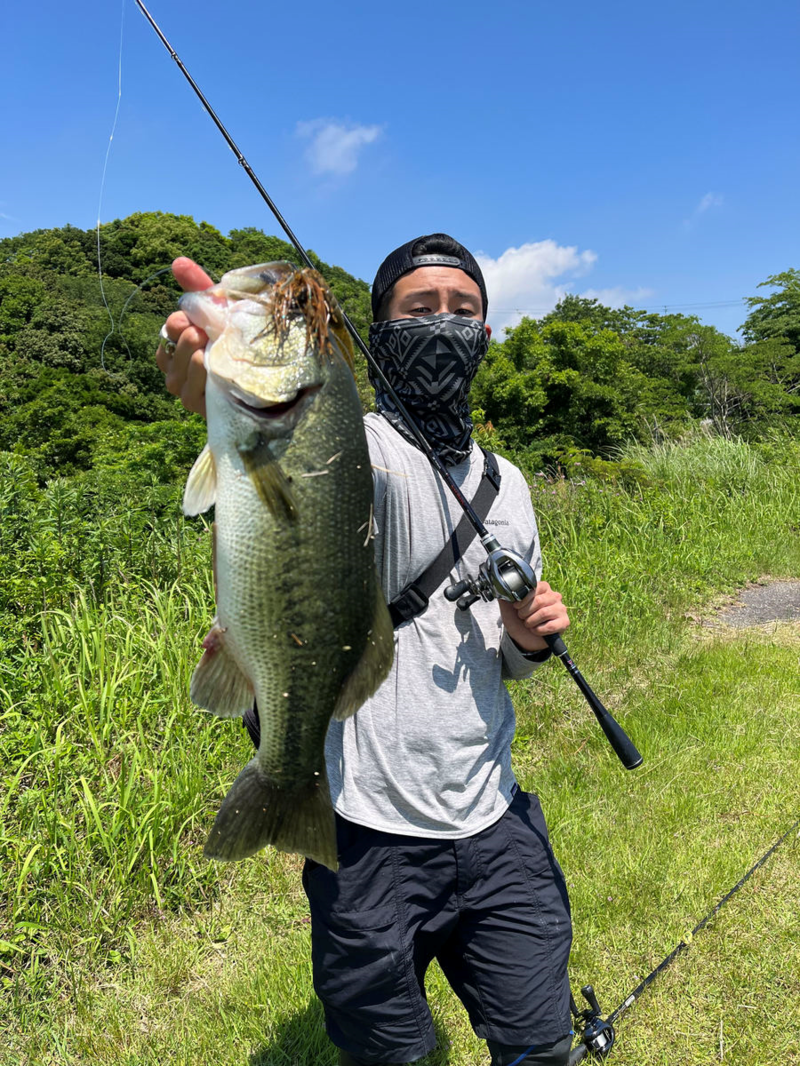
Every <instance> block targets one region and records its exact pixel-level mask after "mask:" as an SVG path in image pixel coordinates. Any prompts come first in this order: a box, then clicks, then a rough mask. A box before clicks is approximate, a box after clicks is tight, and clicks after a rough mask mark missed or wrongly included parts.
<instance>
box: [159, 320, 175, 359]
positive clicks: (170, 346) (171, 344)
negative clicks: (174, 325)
mask: <svg viewBox="0 0 800 1066" xmlns="http://www.w3.org/2000/svg"><path fill="white" fill-rule="evenodd" d="M158 339H159V342H160V344H161V347H162V348H163V349H164V351H165V352H166V353H167V355H169V356H172V355H174V354H175V349H176V348H177V347H178V345H177V343H176V342H175V341H174V340H173V339H172V337H170V335H169V334H168V333H167V327H166V324H165V325H163V326H162V327H161V332H160V333H159V335H158Z"/></svg>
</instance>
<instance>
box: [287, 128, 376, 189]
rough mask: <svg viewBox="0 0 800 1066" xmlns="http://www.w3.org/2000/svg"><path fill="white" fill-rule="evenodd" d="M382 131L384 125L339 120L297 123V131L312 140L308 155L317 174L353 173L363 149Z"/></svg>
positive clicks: (300, 135) (298, 134) (306, 154)
mask: <svg viewBox="0 0 800 1066" xmlns="http://www.w3.org/2000/svg"><path fill="white" fill-rule="evenodd" d="M382 132H383V127H382V126H358V125H356V124H354V123H348V122H341V121H339V120H338V119H327V118H315V119H311V121H309V122H298V123H297V127H296V128H295V133H296V135H297V136H298V137H302V138H304V139H307V140H308V141H309V145H308V147H307V148H306V152H305V156H306V159H307V160H308V162H309V163H310V164H311V169H312V170H313V171H314V173H315V174H336V175H338V176H342V175H344V174H352V172H353V171H354V170H355V169H356V167H357V166H358V155H359V152H360V151H361V149H362V148H363V147H364V146H365V145H367V144H372V143H373V142H374V141H376V140H377V139H378V137H380V135H381V133H382Z"/></svg>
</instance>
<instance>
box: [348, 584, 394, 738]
mask: <svg viewBox="0 0 800 1066" xmlns="http://www.w3.org/2000/svg"><path fill="white" fill-rule="evenodd" d="M375 591H376V596H375V605H374V607H373V612H372V627H371V631H370V634H369V636H368V637H367V646H366V648H365V649H364V654H363V655H362V656H361V658H360V659H359V661H358V664H357V665H356V667H355V669H354V670H353V672H352V673H351V674H350V675H349V676H348V677H347V678H346V679H345V683H344V685H342V691H341V692H340V693H339V698H338V700H337V701H336V707H335V708H334V711H333V717H334V718H337V719H339V720H340V721H341V720H342V719H343V718H349V717H350V715H351V714H355V712H356V711H357V710H358V708H359V707H360V706H361V704H362V703H363V702H364V700H366V699H369V697H370V696H371V695H372V694H373V693H374V692H376V691H377V689H378V686H379V685H380V684H381V682H382V681H383V680H384V678H385V677H386V675H387V674H388V673H389V670H390V669H391V665H392V660H393V659H394V629H393V627H392V620H391V618H390V617H389V609H388V608H387V606H386V600H385V599H384V598H383V592H382V591H381V587H380V585H379V583H378V581H377V576H376V580H375Z"/></svg>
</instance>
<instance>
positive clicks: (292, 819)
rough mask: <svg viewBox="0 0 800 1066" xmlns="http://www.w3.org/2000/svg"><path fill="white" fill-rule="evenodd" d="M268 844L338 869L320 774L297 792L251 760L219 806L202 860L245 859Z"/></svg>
mask: <svg viewBox="0 0 800 1066" xmlns="http://www.w3.org/2000/svg"><path fill="white" fill-rule="evenodd" d="M267 844H271V845H272V846H273V847H275V848H278V849H279V850H280V851H291V852H295V853H297V854H299V855H305V856H307V857H308V858H309V859H314V860H315V862H320V863H322V864H323V865H324V866H328V867H330V869H331V870H336V869H338V866H339V864H338V860H337V857H336V822H335V820H334V817H333V807H332V806H331V798H330V791H329V789H328V778H327V775H326V773H325V770H324V769H323V770H321V771H320V772H319V774H318V775H316V776H315V777H314V778H312V780H311V781H310V782H309V783H308V784H305V785H303V786H301V787H300V788H299V789H294V790H291V791H290V790H288V789H285V788H281V787H279V786H278V785H276V784H275V783H274V782H273V781H270V779H269V778H268V777H267V775H266V774H265V773H264V772H263V770H262V769H261V768H260V766H259V765H258V760H257V759H252V760H251V761H250V762H249V763H248V764H247V766H245V768H244V769H243V770H242V772H241V773H240V774H239V776H238V777H237V778H236V780H235V781H234V783H233V785H232V786H231V789H230V791H229V792H228V795H227V796H226V797H225V799H224V800H223V801H222V806H221V807H220V810H219V814H218V815H217V817H216V821H215V822H214V825H213V827H212V829H211V832H210V833H209V836H208V841H207V842H206V846H205V851H204V854H205V856H206V858H207V859H218V860H220V861H221V862H232V861H234V860H236V859H246V858H247V857H248V855H254V854H255V853H256V852H257V851H260V850H261V848H263V847H266V845H267Z"/></svg>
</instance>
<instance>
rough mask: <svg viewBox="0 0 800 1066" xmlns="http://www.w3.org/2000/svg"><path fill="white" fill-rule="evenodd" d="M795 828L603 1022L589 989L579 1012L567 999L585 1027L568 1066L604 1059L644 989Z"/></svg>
mask: <svg viewBox="0 0 800 1066" xmlns="http://www.w3.org/2000/svg"><path fill="white" fill-rule="evenodd" d="M798 826H800V818H798V819H797V821H796V822H795V823H794V824H793V825H790V826H789V828H788V829H787V830H786V832H785V833H784V834H783V836H782V837H780V838H779V839H778V840H776V841H775V843H774V844H773V845H772V847H771V848H770V849H769V851H767V852H765V853H764V854H763V855H762V856H761V858H760V859H759V860H758V862H755V863H753V865H752V866H751V867H750V869H749V870H748V871H747V873H746V874H745V875H744V877H741V878H740V879H739V880H738V881H737V882H736V884H735V885H734V886H733V888H732V889H731V890H730V892H726V894H725V895H724V896H723V897H722V899H721V900H720V901H719V902H718V903H717V904H716V905H715V906H714V907H713V908H712V909H711V910H710V911H709V912H708V914H707V915H706V916H705V918H702V919H701V920H700V921H699V922H698V923H697V925H696V926H695V927H694V929H692V931H691V932H690V933H686V934H685V936H684V939H683V940H681V941H680V943H678V944H677V945H676V946H675V947H674V948H673V949H672V951H671V952H670V953H669V955H667V956H666V958H664V959H662V960H661V962H660V963H659V964H658V966H656V967H654V969H652V970H651V971H650V973H649V974H648V975H647V977H645V978H644V980H643V981H640V982H639V984H638V985H637V986H636V988H634V989H633V991H632V992H630V993H629V994H628V995H627V996H626V997H625V999H624V1000H623V1001H622V1003H620V1005H619V1006H618V1007H617V1008H616V1009H615V1010H613V1011H612V1012H611V1013H610V1014H609V1016H608V1017H607V1018H603V1016H602V1014H601V1012H600V1004H599V1003H598V1002H597V996H596V995H595V991H594V989H593V988H592V986H591V985H584V987H583V988H582V989H581V993H582V994H583V998H584V999H585V1000H586V1002H587V1003H588V1004H589V1006H588V1008H584V1009H583V1010H579V1008H578V1006H577V1005H576V1003H575V1000H574V999H573V997H572V996H571V995H570V1008H571V1010H572V1014H573V1017H574V1018H575V1021H576V1023H579V1022H584V1023H585V1024H584V1027H583V1031H582V1032H581V1033H580V1041H581V1042H580V1043H579V1044H576V1045H575V1047H574V1048H573V1049H572V1051H571V1052H570V1058H569V1066H577V1064H578V1063H579V1062H583V1060H584V1059H585V1058H586V1056H587V1055H590V1054H591V1055H595V1056H597V1057H598V1058H605V1057H606V1055H607V1054H608V1053H609V1051H611V1048H612V1047H613V1046H614V1040H615V1038H616V1031H615V1029H614V1026H615V1024H616V1022H617V1021H618V1019H619V1018H621V1017H622V1015H623V1014H624V1013H625V1012H626V1011H627V1010H628V1009H629V1008H630V1007H632V1006H633V1004H634V1003H635V1002H636V1000H637V999H638V998H639V996H641V994H642V993H643V992H644V991H645V989H647V988H649V987H650V985H651V984H652V983H653V981H655V979H656V977H658V975H659V974H660V973H662V972H663V971H664V970H666V968H667V967H668V966H669V965H670V964H671V963H673V962H674V961H675V959H677V957H678V956H679V955H680V954H682V953H683V952H684V951H686V950H688V948H689V945H690V944H691V943H692V941H693V940H694V938H695V936H697V934H698V933H699V932H700V930H701V929H704V928H705V927H706V926H707V925H708V923H709V922H710V921H711V919H712V918H713V917H714V915H715V914H717V913H718V912H719V911H720V910H722V908H723V907H724V906H725V904H726V903H727V902H728V900H729V899H730V898H731V897H732V896H735V895H736V893H737V892H738V891H739V889H740V888H742V886H743V885H745V884H746V883H747V882H748V881H749V880H750V878H751V877H752V876H753V874H754V873H755V872H756V870H758V869H760V868H761V867H762V866H763V865H764V863H765V862H766V861H767V859H768V858H769V857H770V855H772V853H773V852H774V851H776V850H777V849H778V848H779V847H780V846H781V844H782V843H783V842H784V840H786V839H787V838H788V837H789V836H790V835H791V834H792V833H793V832H794V830H795V829H797V828H798Z"/></svg>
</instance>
